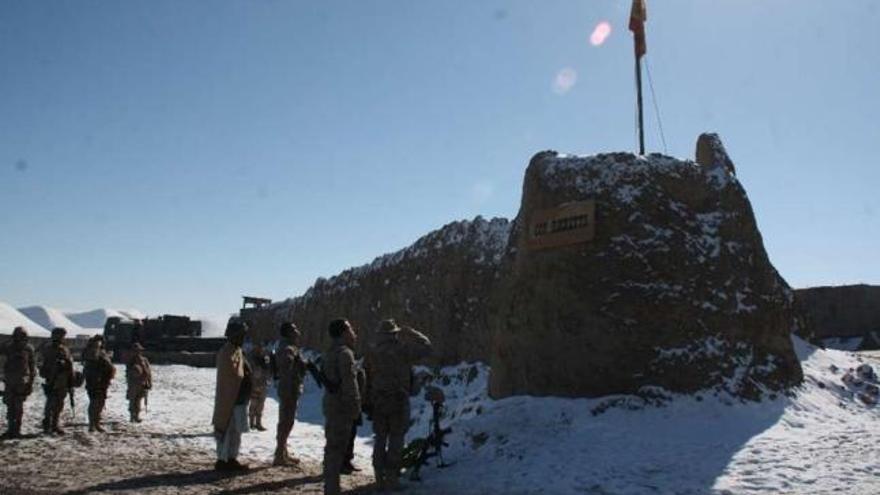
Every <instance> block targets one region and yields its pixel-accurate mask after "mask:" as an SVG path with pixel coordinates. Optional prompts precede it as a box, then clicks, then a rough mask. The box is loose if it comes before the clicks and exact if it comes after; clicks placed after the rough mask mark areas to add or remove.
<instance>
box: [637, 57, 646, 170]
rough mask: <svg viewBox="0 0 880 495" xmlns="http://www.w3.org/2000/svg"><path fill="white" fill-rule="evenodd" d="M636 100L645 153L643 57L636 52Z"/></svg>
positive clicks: (640, 134) (640, 140)
mask: <svg viewBox="0 0 880 495" xmlns="http://www.w3.org/2000/svg"><path fill="white" fill-rule="evenodd" d="M636 92H637V96H636V101H637V103H638V106H639V155H644V154H645V123H644V113H643V111H642V57H640V56H639V54H638V53H636Z"/></svg>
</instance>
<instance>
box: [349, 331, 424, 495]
mask: <svg viewBox="0 0 880 495" xmlns="http://www.w3.org/2000/svg"><path fill="white" fill-rule="evenodd" d="M430 353H431V341H430V340H428V337H426V336H425V335H423V334H421V333H419V332H417V331H415V330H414V329H412V328H410V327H405V328H403V329H401V328H399V327H398V326H397V324H396V323H395V322H394V320H384V321H383V322H382V323H381V324H380V326H379V332H378V335H377V336H376V340H375V341H374V342H372V343H371V345H370V346H369V348H368V349H367V352H366V353H365V355H364V368H365V369H366V372H367V387H366V388H367V392H366V394H365V396H366V397H367V399H366V400H368V401H369V402H370V405H371V406H372V418H373V433H374V434H375V439H374V441H373V470H374V471H375V474H376V485H377V486H378V488H379V489H380V490H382V489H391V490H396V489H397V488H398V486H399V477H400V468H401V456H402V453H403V441H404V437H405V435H406V430H408V429H409V419H410V418H409V396H410V393H411V389H412V367H413V365H414V364H415V363H416V362H417V361H418V360H420V359H423V358H425V357H427V356H428V355H429V354H430Z"/></svg>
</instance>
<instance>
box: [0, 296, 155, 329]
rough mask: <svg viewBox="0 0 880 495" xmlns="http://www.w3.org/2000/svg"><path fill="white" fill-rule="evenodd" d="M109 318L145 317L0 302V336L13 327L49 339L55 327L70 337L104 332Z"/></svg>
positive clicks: (116, 311)
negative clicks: (60, 328) (19, 305)
mask: <svg viewBox="0 0 880 495" xmlns="http://www.w3.org/2000/svg"><path fill="white" fill-rule="evenodd" d="M110 316H117V317H120V318H123V319H126V320H130V319H135V318H137V319H140V318H144V317H145V316H144V313H143V312H141V311H139V310H137V309H126V310H119V309H111V308H98V309H93V310H91V311H83V312H65V311H61V310H59V309H56V308H52V307H50V306H44V305H33V306H26V307H22V308H18V309H16V308H14V307H12V306H11V305H9V304H7V303H5V302H2V301H0V334H6V335H9V334H11V333H12V331H13V330H14V329H15V327H19V326H20V327H24V328H25V329H26V330H27V331H28V333H29V334H30V335H31V336H34V337H40V336H43V337H45V336H48V335H49V333H50V332H51V330H52V329H53V328H55V327H64V328H65V329H66V330H67V334H68V336H69V337H75V336H77V335H94V334H98V333H101V332H103V330H104V322H106V321H107V318H108V317H110Z"/></svg>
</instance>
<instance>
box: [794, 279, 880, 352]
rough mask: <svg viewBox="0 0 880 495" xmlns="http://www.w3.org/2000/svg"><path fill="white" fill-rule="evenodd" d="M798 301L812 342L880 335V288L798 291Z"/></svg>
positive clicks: (852, 286) (842, 287)
mask: <svg viewBox="0 0 880 495" xmlns="http://www.w3.org/2000/svg"><path fill="white" fill-rule="evenodd" d="M795 298H796V299H797V302H798V306H799V307H800V308H801V310H802V311H803V313H804V314H805V315H806V317H807V319H808V320H809V322H810V323H811V327H812V328H813V332H812V335H810V337H812V338H818V339H823V338H829V337H852V336H865V335H867V334H868V332H877V331H880V287H878V286H876V285H874V286H872V285H864V284H862V285H843V286H838V287H812V288H809V289H798V290H796V291H795Z"/></svg>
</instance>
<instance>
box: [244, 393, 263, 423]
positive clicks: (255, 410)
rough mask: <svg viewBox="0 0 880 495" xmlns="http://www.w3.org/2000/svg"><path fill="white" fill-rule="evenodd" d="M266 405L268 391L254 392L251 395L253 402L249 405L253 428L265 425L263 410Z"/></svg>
mask: <svg viewBox="0 0 880 495" xmlns="http://www.w3.org/2000/svg"><path fill="white" fill-rule="evenodd" d="M265 405H266V391H265V390H263V391H262V392H257V391H254V393H252V394H251V401H250V404H249V405H248V418H249V419H250V421H249V422H250V425H251V428H254V427H257V426H262V425H263V408H264V406H265Z"/></svg>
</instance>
